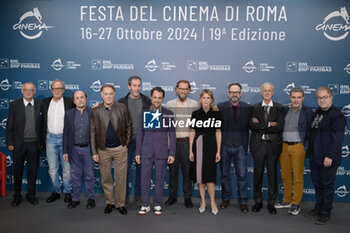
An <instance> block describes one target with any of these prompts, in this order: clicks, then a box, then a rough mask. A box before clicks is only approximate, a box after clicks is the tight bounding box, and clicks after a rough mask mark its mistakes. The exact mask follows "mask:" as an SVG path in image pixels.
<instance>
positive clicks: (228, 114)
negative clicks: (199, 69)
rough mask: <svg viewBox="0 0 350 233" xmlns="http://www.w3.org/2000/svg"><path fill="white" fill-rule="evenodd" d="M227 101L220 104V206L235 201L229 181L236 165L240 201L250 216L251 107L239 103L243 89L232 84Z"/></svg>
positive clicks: (236, 84)
mask: <svg viewBox="0 0 350 233" xmlns="http://www.w3.org/2000/svg"><path fill="white" fill-rule="evenodd" d="M227 96H228V98H229V100H228V101H225V102H222V103H219V104H218V107H219V109H220V113H221V117H222V129H221V131H222V142H221V143H222V145H221V186H222V203H221V205H220V207H221V208H222V209H225V208H227V207H228V206H229V204H230V200H231V198H232V188H231V181H230V176H231V173H230V170H231V162H232V160H233V164H234V166H235V171H236V177H237V192H238V202H239V206H240V210H241V211H242V213H248V206H247V199H248V181H247V153H248V138H249V128H248V123H249V119H250V115H251V106H250V105H249V104H247V103H245V102H242V101H240V98H241V96H242V86H241V84H239V83H231V84H230V85H229V86H228V92H227Z"/></svg>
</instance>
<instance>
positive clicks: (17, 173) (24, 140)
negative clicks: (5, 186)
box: [6, 82, 45, 207]
mask: <svg viewBox="0 0 350 233" xmlns="http://www.w3.org/2000/svg"><path fill="white" fill-rule="evenodd" d="M35 91H36V90H35V85H34V83H32V82H27V83H24V84H23V87H22V95H23V98H20V99H18V100H15V101H12V102H11V104H10V108H9V112H8V118H7V125H6V144H7V148H8V150H9V151H12V152H13V170H14V171H13V174H14V182H15V194H14V199H13V201H12V206H13V207H16V206H18V205H19V204H20V203H21V200H22V195H21V190H22V177H23V169H24V160H25V159H26V160H27V179H28V193H27V195H26V197H27V200H28V201H29V203H31V204H33V205H37V204H38V203H39V202H38V200H37V199H36V198H35V193H36V177H37V174H38V163H39V156H40V150H41V148H43V145H44V138H45V137H44V135H45V124H44V121H43V111H44V108H43V102H41V101H40V100H37V99H34V98H33V97H34V95H35Z"/></svg>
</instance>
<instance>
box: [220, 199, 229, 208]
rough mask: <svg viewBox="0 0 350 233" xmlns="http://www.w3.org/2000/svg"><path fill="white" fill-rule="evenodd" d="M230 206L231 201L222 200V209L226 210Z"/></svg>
mask: <svg viewBox="0 0 350 233" xmlns="http://www.w3.org/2000/svg"><path fill="white" fill-rule="evenodd" d="M229 205H230V201H229V200H222V203H221V205H220V208H221V209H226V208H227V207H228V206H229Z"/></svg>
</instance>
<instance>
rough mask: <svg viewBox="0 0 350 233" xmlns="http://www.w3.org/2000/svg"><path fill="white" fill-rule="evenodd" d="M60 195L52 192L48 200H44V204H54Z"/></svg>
mask: <svg viewBox="0 0 350 233" xmlns="http://www.w3.org/2000/svg"><path fill="white" fill-rule="evenodd" d="M60 197H61V196H60V194H59V193H56V192H55V191H53V192H52V193H51V196H50V197H49V198H47V199H46V202H47V203H51V202H54V201H56V200H57V199H60Z"/></svg>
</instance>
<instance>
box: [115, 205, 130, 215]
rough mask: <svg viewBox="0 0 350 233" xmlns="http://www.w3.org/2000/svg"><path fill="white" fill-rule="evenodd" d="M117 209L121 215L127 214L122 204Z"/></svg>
mask: <svg viewBox="0 0 350 233" xmlns="http://www.w3.org/2000/svg"><path fill="white" fill-rule="evenodd" d="M117 210H118V211H119V213H120V214H122V215H126V214H128V211H127V210H126V208H125V207H124V206H121V207H118V208H117Z"/></svg>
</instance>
